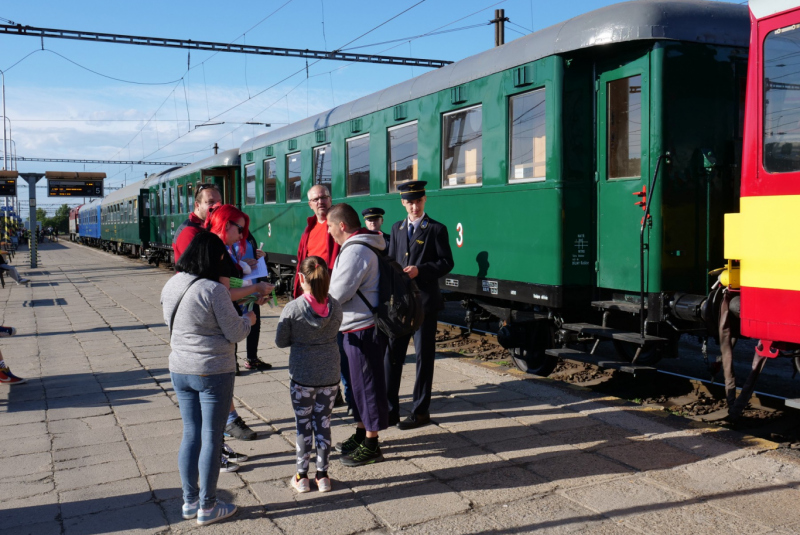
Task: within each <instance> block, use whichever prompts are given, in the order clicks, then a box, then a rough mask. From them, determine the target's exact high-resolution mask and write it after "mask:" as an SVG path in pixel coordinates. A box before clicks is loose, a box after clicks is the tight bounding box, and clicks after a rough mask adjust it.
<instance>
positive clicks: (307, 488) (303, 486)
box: [289, 475, 311, 494]
mask: <svg viewBox="0 0 800 535" xmlns="http://www.w3.org/2000/svg"><path fill="white" fill-rule="evenodd" d="M289 483H290V485H292V488H293V489H294V490H296V491H297V492H299V493H300V494H303V493H304V492H311V484H310V483H309V482H308V478H307V477H304V478H302V479H299V480H298V479H297V476H296V475H294V476H292V480H291V481H290V482H289Z"/></svg>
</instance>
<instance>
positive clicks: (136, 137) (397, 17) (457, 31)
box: [0, 0, 740, 216]
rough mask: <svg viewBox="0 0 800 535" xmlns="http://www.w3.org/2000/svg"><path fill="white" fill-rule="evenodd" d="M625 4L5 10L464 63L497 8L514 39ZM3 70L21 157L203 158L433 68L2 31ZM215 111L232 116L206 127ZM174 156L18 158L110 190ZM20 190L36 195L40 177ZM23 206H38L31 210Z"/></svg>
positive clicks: (48, 21)
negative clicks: (86, 175) (91, 175)
mask: <svg viewBox="0 0 800 535" xmlns="http://www.w3.org/2000/svg"><path fill="white" fill-rule="evenodd" d="M614 3H617V2H616V1H615V0H568V1H561V2H553V1H544V0H504V1H499V0H422V1H420V0H398V1H395V2H386V1H374V0H371V1H366V0H260V1H249V0H240V1H238V2H230V3H229V4H228V6H230V7H225V8H223V9H220V5H221V3H220V2H218V1H214V2H212V1H210V0H192V1H191V2H190V1H184V0H171V1H170V0H166V1H165V0H160V1H154V0H139V1H137V2H116V1H112V2H109V1H107V0H105V1H82V0H71V1H69V2H64V1H63V0H62V1H55V0H51V1H40V0H26V1H25V2H4V3H3V4H0V18H2V19H6V20H10V21H13V22H14V23H15V24H22V25H28V26H34V27H40V28H51V29H63V30H83V31H91V32H100V33H114V34H124V35H135V36H144V37H163V38H176V39H193V40H198V41H213V42H221V43H239V44H251V45H263V46H275V47H284V48H298V49H312V50H335V49H344V50H350V51H353V52H356V51H357V52H369V53H373V54H383V55H392V56H406V57H416V58H425V59H440V60H450V61H458V60H460V59H463V58H466V57H469V56H472V55H474V54H477V53H480V52H483V51H485V50H487V49H489V48H491V47H492V46H494V28H493V26H491V25H489V23H488V21H489V20H490V19H492V18H493V17H494V10H495V9H501V8H502V9H505V15H506V16H507V17H509V18H510V23H507V24H506V42H509V41H512V40H514V39H518V38H520V37H522V36H523V35H526V34H528V33H529V32H530V31H536V30H541V29H543V28H546V27H548V26H550V25H552V24H556V23H558V22H561V21H564V20H567V19H569V18H572V17H575V16H577V15H580V14H582V13H586V12H589V11H592V10H594V9H598V8H601V7H603V6H606V5H610V4H614ZM734 3H740V2H734ZM390 19H391V20H390ZM387 21H388V22H387ZM0 22H2V23H6V22H5V21H0ZM384 23H385V24H384ZM379 25H380V26H379ZM378 26H379V27H378ZM376 27H377V29H376ZM370 30H372V31H370ZM436 32H446V33H436ZM431 33H433V35H428V34H431ZM365 34H366V35H365ZM354 47H358V48H354ZM0 70H2V71H3V72H4V73H5V99H6V115H7V117H8V121H7V122H6V127H7V128H10V136H11V139H13V141H14V144H13V145H12V144H11V143H10V142H9V145H10V146H12V150H11V151H9V153H10V155H13V154H14V150H13V148H16V156H20V157H29V158H30V157H35V158H70V159H102V160H146V161H158V162H181V163H190V162H194V161H197V160H201V159H203V158H206V157H208V156H210V155H212V154H213V146H214V144H215V143H216V144H218V145H219V147H220V150H226V149H231V148H238V147H239V146H240V145H241V144H242V143H243V142H244V141H245V140H247V139H249V138H251V137H254V136H257V135H260V134H262V133H264V132H267V131H268V128H267V127H265V126H263V123H269V124H271V125H272V126H271V127H270V128H272V129H274V128H278V127H280V126H283V125H284V124H287V123H288V122H294V121H297V120H300V119H304V118H306V117H308V116H310V115H314V114H316V113H320V112H322V111H325V110H327V109H330V108H332V107H334V106H337V105H341V104H343V103H345V102H348V101H350V100H353V99H356V98H359V97H362V96H364V95H368V94H370V93H373V92H375V91H378V90H380V89H383V88H386V87H389V86H391V85H393V84H396V83H399V82H402V81H405V80H408V79H409V78H412V77H414V76H419V75H421V74H423V73H424V72H427V71H429V70H430V69H429V68H421V67H405V66H390V65H377V64H368V63H346V62H341V61H315V60H308V70H307V71H306V60H304V59H299V58H281V57H275V56H256V55H245V54H233V53H225V52H218V53H213V52H200V51H191V52H190V51H189V50H186V49H168V48H160V47H145V46H134V45H125V44H111V43H93V42H86V41H71V40H64V39H44V41H43V42H42V40H41V39H40V38H38V37H28V36H14V35H4V34H0ZM0 114H2V110H0ZM246 122H258V123H262V125H258V126H257V125H245V124H242V123H246ZM204 123H223V124H216V125H210V126H200V127H198V126H197V125H200V124H204ZM0 145H2V143H1V142H0ZM166 167H168V166H166V165H164V164H159V165H134V166H130V165H127V166H125V165H116V164H113V165H110V164H106V165H97V164H76V163H40V162H18V165H17V168H18V170H19V171H20V172H23V173H24V172H40V173H43V172H45V171H84V170H85V171H100V172H105V173H106V174H107V176H108V178H107V179H106V188H107V189H106V192H107V193H108V192H110V191H111V189H112V188H114V187H119V186H122V185H124V184H131V183H133V182H135V181H137V180H141V179H142V178H144V174H145V173H148V174H152V173H157V172H159V171H162V170H164V169H165V168H166ZM18 195H19V197H20V199H27V198H28V192H27V187H22V186H20V188H19V192H18ZM81 201H82V200H81V199H76V200H75V202H71V203H70V204H79V203H80V202H81ZM63 202H64V201H63V199H54V198H51V199H48V198H47V192H46V189H45V188H44V181H40V182H39V186H38V188H37V204H38V206H40V207H43V208H45V209H46V210H47V211H48V212H49V213H52V212H54V211H55V208H56V207H57V206H59V205H60V204H62V203H63ZM0 204H2V201H0ZM22 204H23V205H27V203H22ZM21 211H22V215H23V216H25V214H26V213H27V208H26V207H25V206H23V207H22V210H21Z"/></svg>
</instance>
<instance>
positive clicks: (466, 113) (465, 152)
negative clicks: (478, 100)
mask: <svg viewBox="0 0 800 535" xmlns="http://www.w3.org/2000/svg"><path fill="white" fill-rule="evenodd" d="M442 123H443V124H442V186H443V187H445V188H447V187H453V186H480V185H481V183H482V181H483V176H482V173H483V146H482V138H483V133H482V127H483V110H482V108H481V106H474V107H472V108H467V109H465V110H459V111H455V112H452V113H447V114H445V115H444V117H443V119H442Z"/></svg>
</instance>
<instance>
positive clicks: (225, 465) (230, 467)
mask: <svg viewBox="0 0 800 535" xmlns="http://www.w3.org/2000/svg"><path fill="white" fill-rule="evenodd" d="M238 469H239V465H238V464H236V463H232V462H230V461H229V460H228V458H227V457H225V456H224V455H223V456H222V461H221V462H220V465H219V473H220V474H222V473H225V472H235V471H237V470H238Z"/></svg>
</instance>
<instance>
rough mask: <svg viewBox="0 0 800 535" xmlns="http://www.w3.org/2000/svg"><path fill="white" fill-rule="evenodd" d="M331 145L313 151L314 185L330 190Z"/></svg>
mask: <svg viewBox="0 0 800 535" xmlns="http://www.w3.org/2000/svg"><path fill="white" fill-rule="evenodd" d="M331 174H332V173H331V144H330V143H328V144H327V145H322V146H321V147H317V148H315V149H314V184H321V185H323V186H325V187H327V188H328V189H330V188H331Z"/></svg>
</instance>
